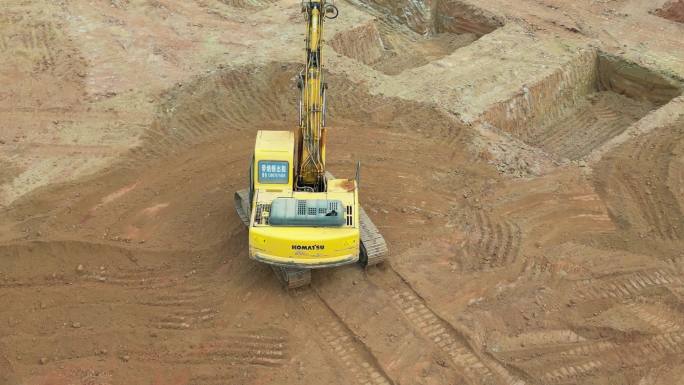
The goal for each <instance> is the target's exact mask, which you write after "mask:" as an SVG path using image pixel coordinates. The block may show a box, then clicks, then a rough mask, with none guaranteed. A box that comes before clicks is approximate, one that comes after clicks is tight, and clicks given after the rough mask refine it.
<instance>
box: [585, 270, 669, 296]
mask: <svg viewBox="0 0 684 385" xmlns="http://www.w3.org/2000/svg"><path fill="white" fill-rule="evenodd" d="M680 284H681V280H680V279H679V278H678V277H676V276H674V275H672V274H671V273H670V272H669V271H666V270H663V269H657V270H642V271H637V272H633V273H628V274H623V275H621V276H618V277H612V278H602V279H588V280H585V281H581V282H579V283H578V284H577V285H576V286H575V289H574V290H573V296H576V297H577V298H579V299H581V300H586V301H590V300H601V299H625V298H634V297H637V296H639V295H641V294H643V292H645V291H647V290H649V289H652V288H658V287H665V288H669V286H671V285H680Z"/></svg>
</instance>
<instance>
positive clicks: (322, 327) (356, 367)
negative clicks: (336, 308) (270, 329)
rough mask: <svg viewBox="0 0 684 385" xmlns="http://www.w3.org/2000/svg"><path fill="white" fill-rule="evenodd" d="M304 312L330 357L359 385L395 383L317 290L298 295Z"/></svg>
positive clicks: (387, 384) (309, 290)
mask: <svg viewBox="0 0 684 385" xmlns="http://www.w3.org/2000/svg"><path fill="white" fill-rule="evenodd" d="M298 297H299V299H300V301H301V303H302V306H303V307H304V311H305V312H306V314H307V315H308V316H309V318H310V319H311V321H312V323H313V326H314V328H315V329H316V331H317V332H318V333H317V334H318V335H320V336H321V337H322V339H323V340H324V342H325V344H326V345H327V347H328V351H329V352H330V354H331V356H333V357H335V358H336V360H340V361H341V362H342V363H343V365H344V368H345V369H346V370H347V371H348V372H349V373H351V376H352V377H353V379H354V382H355V383H357V384H360V385H369V384H372V385H389V384H394V383H395V382H394V381H392V380H391V378H390V377H389V376H388V375H387V374H386V373H385V372H384V371H383V369H382V368H381V367H380V366H379V365H378V363H377V360H376V359H375V357H374V356H373V355H372V353H370V352H369V351H368V349H367V348H366V346H365V345H364V344H363V343H361V342H360V341H359V340H358V339H357V337H356V335H355V334H354V333H353V332H352V331H351V330H350V329H349V328H348V327H347V325H346V324H345V323H344V321H342V320H341V319H340V318H339V317H338V316H337V315H336V314H335V313H334V312H333V311H331V309H330V308H329V307H328V305H327V304H326V303H325V301H323V300H322V299H321V298H320V296H319V295H318V293H316V292H315V290H314V289H308V290H306V291H302V292H300V293H299V296H298Z"/></svg>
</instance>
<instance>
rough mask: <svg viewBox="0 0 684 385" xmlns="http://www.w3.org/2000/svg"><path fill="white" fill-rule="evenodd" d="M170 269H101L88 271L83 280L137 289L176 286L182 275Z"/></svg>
mask: <svg viewBox="0 0 684 385" xmlns="http://www.w3.org/2000/svg"><path fill="white" fill-rule="evenodd" d="M170 273H171V272H170V269H166V268H162V269H139V270H122V271H118V272H107V271H99V272H93V273H87V274H85V275H84V276H83V280H86V281H91V282H99V283H102V284H107V285H114V286H121V287H124V288H128V289H136V290H155V289H163V288H168V287H172V286H176V285H178V284H179V283H180V281H181V280H182V275H181V274H180V273H178V274H170Z"/></svg>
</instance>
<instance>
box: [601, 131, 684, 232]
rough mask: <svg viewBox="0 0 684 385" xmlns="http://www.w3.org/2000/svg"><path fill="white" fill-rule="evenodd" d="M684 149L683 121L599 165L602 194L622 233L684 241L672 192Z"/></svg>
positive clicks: (622, 149)
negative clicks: (672, 170) (679, 152)
mask: <svg viewBox="0 0 684 385" xmlns="http://www.w3.org/2000/svg"><path fill="white" fill-rule="evenodd" d="M682 143H684V119H680V120H679V121H678V122H676V123H675V124H674V126H672V127H667V128H663V129H659V130H656V131H654V132H652V133H650V134H648V135H646V136H645V137H642V138H637V139H635V140H634V141H633V142H630V143H627V144H626V145H623V146H621V147H620V148H618V149H617V150H616V151H614V152H613V153H612V154H611V156H610V157H608V158H606V160H605V161H604V162H602V163H601V164H600V171H599V178H597V185H598V190H599V192H600V193H601V195H602V196H603V198H604V199H605V200H606V202H607V203H608V205H609V207H610V209H611V212H612V214H613V216H614V217H616V218H617V221H616V222H618V223H619V224H621V226H622V227H623V228H625V229H628V230H632V231H638V232H642V233H647V234H649V235H651V236H653V237H655V238H658V239H663V240H673V241H677V240H682V239H684V213H682V211H681V210H682V208H681V207H680V206H679V202H678V201H677V196H676V194H677V192H676V191H673V189H672V188H671V187H670V185H671V183H670V167H671V165H672V164H673V160H674V159H675V155H676V151H677V148H678V146H680V145H681V144H682ZM673 182H674V183H672V185H676V181H673Z"/></svg>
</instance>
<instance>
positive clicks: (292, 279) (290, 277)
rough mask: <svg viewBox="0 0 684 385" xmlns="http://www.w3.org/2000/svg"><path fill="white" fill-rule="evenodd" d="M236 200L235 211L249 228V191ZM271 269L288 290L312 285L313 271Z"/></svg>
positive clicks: (237, 194) (245, 191) (284, 268)
mask: <svg viewBox="0 0 684 385" xmlns="http://www.w3.org/2000/svg"><path fill="white" fill-rule="evenodd" d="M234 200H235V211H237V214H238V216H239V217H240V220H241V221H242V223H243V224H244V225H245V226H247V227H249V214H250V209H249V190H247V189H245V190H240V191H238V192H236V193H235V197H234ZM271 268H272V269H273V272H274V273H275V275H276V277H278V280H279V281H280V283H281V284H283V286H285V287H287V288H288V289H296V288H298V287H302V286H307V285H308V284H310V283H311V270H309V269H291V268H286V267H279V266H271Z"/></svg>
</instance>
